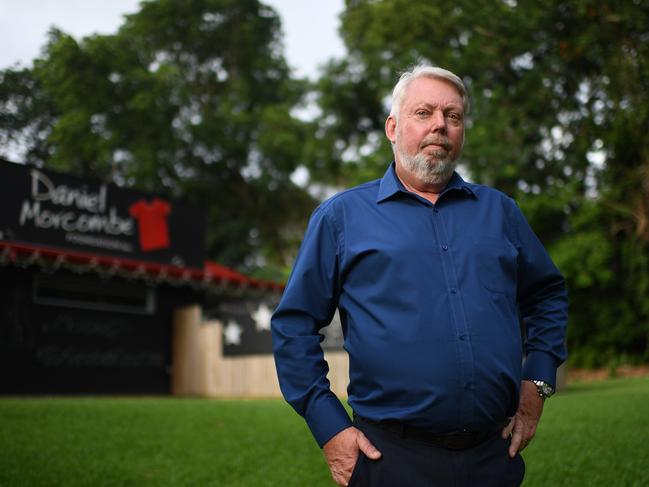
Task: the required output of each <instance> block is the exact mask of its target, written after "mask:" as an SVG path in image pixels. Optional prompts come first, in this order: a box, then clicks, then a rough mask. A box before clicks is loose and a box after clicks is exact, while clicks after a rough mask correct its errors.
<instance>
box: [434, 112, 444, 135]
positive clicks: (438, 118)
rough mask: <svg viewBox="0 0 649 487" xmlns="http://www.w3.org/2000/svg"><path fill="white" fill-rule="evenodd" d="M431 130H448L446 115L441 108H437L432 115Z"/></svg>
mask: <svg viewBox="0 0 649 487" xmlns="http://www.w3.org/2000/svg"><path fill="white" fill-rule="evenodd" d="M430 131H431V132H433V133H436V132H442V133H445V132H446V117H445V116H444V113H443V112H442V111H441V110H435V111H434V112H433V114H432V116H431V117H430Z"/></svg>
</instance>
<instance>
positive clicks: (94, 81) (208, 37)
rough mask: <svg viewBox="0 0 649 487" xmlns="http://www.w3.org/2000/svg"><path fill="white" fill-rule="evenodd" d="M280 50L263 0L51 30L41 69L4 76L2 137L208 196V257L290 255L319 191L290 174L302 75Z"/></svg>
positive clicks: (170, 8) (42, 153)
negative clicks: (293, 73)
mask: <svg viewBox="0 0 649 487" xmlns="http://www.w3.org/2000/svg"><path fill="white" fill-rule="evenodd" d="M281 48H282V45H281V33H280V22H279V18H278V17H277V15H276V13H275V12H274V11H273V10H272V9H271V8H270V7H267V6H265V5H263V4H261V3H259V2H258V1H257V0H244V1H241V0H236V1H235V0H197V1H192V2H177V1H174V0H155V1H149V2H143V3H142V4H141V8H140V11H139V12H137V13H135V14H132V15H130V16H128V17H127V19H126V21H125V22H124V24H123V25H122V26H121V28H120V29H119V31H118V32H117V33H115V34H114V35H95V36H91V37H86V38H83V39H81V40H80V41H77V40H76V39H74V38H73V37H71V36H69V35H67V34H65V33H63V32H61V31H59V30H56V29H55V30H52V31H51V32H50V36H49V40H48V43H47V45H46V48H45V50H44V54H43V55H42V56H41V57H40V58H39V59H37V60H36V61H35V62H34V66H33V68H32V69H24V70H19V71H16V70H11V69H9V70H6V71H4V72H2V73H1V74H0V76H1V78H0V113H1V114H2V118H1V119H0V120H1V122H2V129H3V130H2V137H3V140H2V142H5V143H6V142H12V143H13V144H14V145H16V144H17V145H20V146H22V149H23V152H24V153H25V159H26V162H31V163H35V164H39V165H46V166H49V167H52V168H56V169H61V170H65V171H69V172H73V173H75V174H77V175H79V176H82V177H89V176H90V177H99V178H101V179H103V180H106V181H113V182H115V183H117V184H120V185H127V186H134V187H137V188H140V189H144V190H148V191H155V192H163V193H166V194H168V195H171V196H174V197H180V198H183V199H185V200H187V201H189V202H191V203H194V204H197V205H200V206H203V207H206V208H207V209H208V213H209V228H208V255H209V256H210V257H211V258H212V259H216V260H219V261H220V262H222V263H224V264H226V265H235V266H239V267H241V266H243V267H246V266H247V267H249V268H250V267H255V266H256V265H258V264H259V263H263V262H265V261H268V262H270V263H273V264H275V265H278V266H281V265H286V263H287V262H288V261H289V260H290V259H291V258H292V256H293V254H294V251H295V247H296V245H297V242H298V238H299V237H297V235H296V232H295V227H296V226H297V227H301V226H302V225H303V224H304V222H305V219H306V217H307V216H308V214H309V212H310V210H311V208H312V207H313V205H314V202H313V201H312V199H311V197H310V196H308V194H307V193H306V192H305V191H304V190H303V189H301V188H299V187H297V186H295V185H294V184H293V183H292V182H291V180H290V177H289V176H290V174H291V173H292V172H293V171H294V170H295V169H296V167H297V166H298V165H299V164H300V161H301V159H302V153H303V150H304V147H303V143H302V141H303V140H304V139H305V138H306V134H307V132H306V130H307V127H306V126H305V124H304V123H303V122H301V121H299V120H298V119H296V118H294V117H293V116H292V115H291V110H292V108H293V107H294V106H295V105H297V104H298V103H299V102H300V100H301V98H302V96H303V94H304V89H305V86H304V84H303V83H302V82H299V81H296V80H293V79H291V77H290V73H289V69H288V67H287V65H286V62H285V60H284V57H283V53H282V50H281ZM36 124H38V130H37V131H36V130H32V127H33V126H34V125H36Z"/></svg>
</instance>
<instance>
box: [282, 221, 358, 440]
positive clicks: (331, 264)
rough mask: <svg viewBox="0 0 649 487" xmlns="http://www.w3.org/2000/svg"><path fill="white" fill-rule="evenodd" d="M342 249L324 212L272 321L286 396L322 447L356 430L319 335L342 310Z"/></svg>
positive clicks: (309, 232)
mask: <svg viewBox="0 0 649 487" xmlns="http://www.w3.org/2000/svg"><path fill="white" fill-rule="evenodd" d="M339 261H340V248H339V245H338V239H337V236H336V233H335V232H334V228H333V226H332V225H331V222H330V221H329V219H328V218H327V216H326V214H325V212H324V211H323V210H322V208H318V209H317V210H316V211H315V212H314V214H313V215H312V217H311V220H310V222H309V225H308V228H307V231H306V234H305V236H304V240H303V242H302V246H301V248H300V251H299V253H298V256H297V260H296V262H295V265H294V267H293V271H292V272H291V276H290V277H289V280H288V283H287V284H286V288H285V290H284V293H283V295H282V299H281V301H280V303H279V306H278V307H277V309H276V310H275V312H274V314H273V317H272V319H271V330H272V335H273V352H274V355H275V365H276V367H277V375H278V377H279V384H280V388H281V390H282V394H283V395H284V397H285V398H286V400H287V401H288V402H289V403H290V404H291V406H293V408H294V409H295V410H296V411H297V412H298V413H299V414H300V415H301V416H303V417H304V419H305V420H306V422H307V424H308V426H309V428H310V429H311V432H312V434H313V436H314V437H315V439H316V441H317V442H318V444H319V445H320V446H322V445H324V444H325V443H326V442H327V441H328V440H329V439H330V438H331V437H333V436H334V435H336V434H337V433H338V432H340V431H342V430H343V429H345V428H347V427H348V426H351V421H350V418H349V415H348V414H347V411H346V410H345V408H344V407H343V405H342V404H341V402H340V401H339V399H338V398H337V397H336V396H335V395H334V394H333V393H332V392H331V389H330V387H329V381H328V379H327V372H328V371H329V367H328V365H327V362H326V361H325V359H324V353H323V351H322V347H321V346H320V343H321V342H322V340H323V338H324V337H323V336H322V335H321V334H320V333H319V330H320V329H321V328H322V327H324V326H327V325H328V324H329V323H330V322H331V319H332V318H333V315H334V312H335V310H336V307H337V305H338V293H339V285H338V280H339Z"/></svg>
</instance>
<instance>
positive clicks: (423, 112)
mask: <svg viewBox="0 0 649 487" xmlns="http://www.w3.org/2000/svg"><path fill="white" fill-rule="evenodd" d="M415 115H417V116H418V117H419V118H424V117H427V116H428V112H427V111H426V110H417V111H416V112H415Z"/></svg>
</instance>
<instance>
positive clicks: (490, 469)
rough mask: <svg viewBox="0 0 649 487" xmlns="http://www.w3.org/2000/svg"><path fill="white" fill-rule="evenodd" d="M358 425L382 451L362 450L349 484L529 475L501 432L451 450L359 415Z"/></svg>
mask: <svg viewBox="0 0 649 487" xmlns="http://www.w3.org/2000/svg"><path fill="white" fill-rule="evenodd" d="M354 426H355V427H356V428H358V429H360V430H361V431H362V432H363V433H364V434H365V436H367V438H368V439H369V440H370V441H371V442H372V443H373V444H374V446H376V447H377V448H378V450H379V451H380V452H381V453H382V456H381V458H380V459H379V460H370V459H369V458H367V457H366V456H364V455H363V454H362V453H361V454H360V455H359V457H358V462H357V463H356V467H355V468H354V472H353V474H352V477H351V479H350V481H349V487H424V486H425V487H515V486H519V485H520V484H521V482H522V481H523V476H524V475H525V464H524V462H523V459H522V458H521V456H520V455H516V457H514V458H513V459H512V458H510V457H509V454H508V453H507V449H508V448H509V440H503V439H502V438H501V437H500V435H499V434H494V435H493V436H491V437H490V438H488V439H487V440H485V441H484V442H483V443H481V444H479V445H477V446H474V447H472V448H467V449H465V450H449V449H446V448H443V447H440V446H437V445H434V444H430V443H427V442H425V441H421V440H419V439H412V438H404V437H401V436H400V435H399V434H398V433H396V432H393V431H388V430H386V429H383V428H382V427H381V426H379V425H376V424H371V423H368V422H365V421H363V420H362V419H360V418H357V419H356V420H355V421H354Z"/></svg>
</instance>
